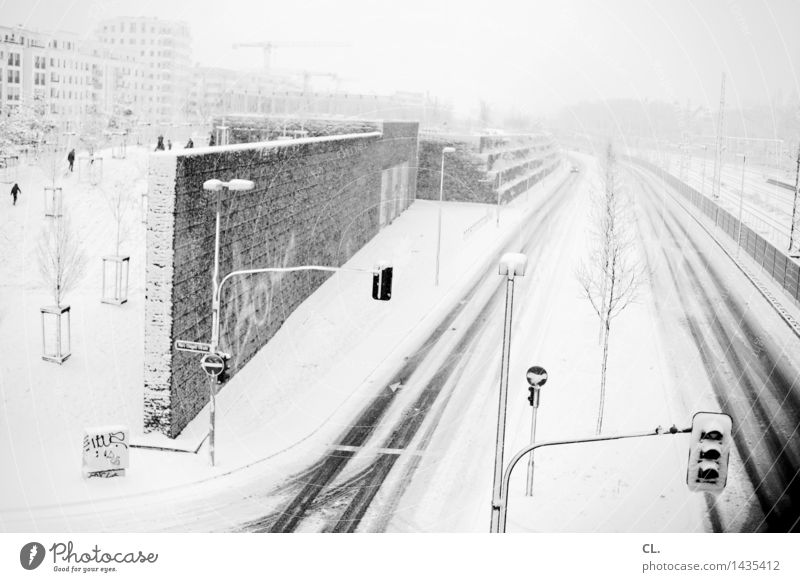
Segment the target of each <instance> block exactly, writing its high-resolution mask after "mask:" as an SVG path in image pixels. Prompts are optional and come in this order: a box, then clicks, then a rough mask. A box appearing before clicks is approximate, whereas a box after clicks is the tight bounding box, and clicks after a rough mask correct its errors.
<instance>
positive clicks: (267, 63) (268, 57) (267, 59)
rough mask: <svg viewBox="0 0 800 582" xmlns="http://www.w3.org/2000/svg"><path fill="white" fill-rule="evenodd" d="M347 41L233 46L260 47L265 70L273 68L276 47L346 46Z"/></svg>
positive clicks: (243, 43) (241, 43)
mask: <svg viewBox="0 0 800 582" xmlns="http://www.w3.org/2000/svg"><path fill="white" fill-rule="evenodd" d="M346 46H349V45H348V44H345V43H336V42H237V43H236V44H234V45H233V48H235V49H237V48H260V49H261V50H262V51H263V54H264V72H266V73H269V72H270V70H271V69H272V50H273V49H276V48H332V47H346Z"/></svg>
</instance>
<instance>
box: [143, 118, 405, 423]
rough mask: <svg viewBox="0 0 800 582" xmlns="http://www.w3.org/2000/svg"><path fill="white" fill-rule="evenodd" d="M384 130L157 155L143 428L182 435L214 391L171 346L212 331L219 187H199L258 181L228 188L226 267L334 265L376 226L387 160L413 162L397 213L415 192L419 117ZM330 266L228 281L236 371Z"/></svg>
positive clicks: (226, 332) (226, 346)
mask: <svg viewBox="0 0 800 582" xmlns="http://www.w3.org/2000/svg"><path fill="white" fill-rule="evenodd" d="M380 129H381V131H382V133H376V132H372V133H361V134H354V135H348V136H328V137H317V138H308V139H303V140H294V141H276V142H267V143H259V144H241V145H233V146H226V147H215V148H199V149H194V150H188V151H184V152H181V153H170V152H165V153H157V154H153V155H152V156H151V164H150V167H151V170H150V177H149V180H150V182H149V205H148V206H149V207H148V217H147V219H148V226H147V229H148V233H147V247H148V251H147V297H146V306H145V317H146V331H145V387H144V400H145V402H144V427H145V431H146V432H151V431H159V432H162V433H164V434H166V435H168V436H170V437H175V436H177V435H178V434H179V433H180V431H181V430H182V429H183V428H184V427H185V426H186V424H187V423H188V422H189V421H190V420H191V419H192V418H194V416H196V415H197V413H198V412H199V411H200V410H201V409H202V408H203V406H205V404H206V402H207V397H208V394H207V393H208V380H207V378H206V376H205V375H204V374H203V372H202V371H201V370H200V367H199V365H198V360H199V358H198V355H196V354H186V353H183V352H178V351H176V350H174V349H173V342H174V340H175V339H185V340H190V341H202V342H208V341H209V340H210V338H211V276H212V271H213V252H214V218H215V205H214V200H215V198H214V195H213V194H210V193H206V192H204V191H203V189H202V184H203V182H204V181H205V180H208V179H211V178H218V179H221V180H225V181H226V180H230V179H232V178H245V179H250V180H253V181H254V182H255V184H256V187H255V190H253V191H250V192H238V193H229V192H226V191H224V190H223V192H222V194H223V202H222V212H221V215H222V217H223V219H222V223H221V225H222V226H221V245H220V274H221V276H224V275H225V274H226V273H228V272H230V271H233V270H236V269H246V268H259V267H271V266H294V265H305V264H317V265H335V266H338V265H341V264H343V263H344V262H345V261H347V260H348V259H349V258H350V257H351V256H352V255H353V254H354V253H355V252H356V251H357V250H358V249H360V248H361V247H362V246H363V245H364V244H365V243H366V242H367V241H369V240H370V239H371V238H372V237H373V236H375V234H377V232H378V230H379V228H380V222H379V221H380V217H381V215H382V213H381V208H380V206H381V204H380V200H381V193H382V190H383V192H384V196H386V193H387V191H388V190H387V186H386V183H385V182H386V176H387V171H388V173H389V174H391V169H392V168H396V167H397V166H402V167H404V168H408V170H407V172H408V175H407V176H406V178H405V182H404V184H405V187H406V190H407V191H406V193H405V195H404V196H403V199H402V200H400V201H392V209H393V210H392V212H391V213H390V214H389V215H388V216H389V217H391V216H392V215H394V214H396V213H398V212H400V211H402V210H404V209H405V208H406V207H407V206H408V205H409V204H410V203H411V201H413V199H414V197H415V188H414V185H415V183H416V171H415V170H416V165H417V163H416V159H417V130H418V126H417V124H416V123H399V122H398V123H384V124H383V125H382V126H380ZM394 175H398V174H397V171H395V173H394ZM382 182H383V183H382ZM384 215H385V213H384ZM328 276H329V274H328V273H313V272H300V273H291V274H260V275H250V276H241V277H237V278H234V279H232V280H231V282H230V283H228V284H226V287H225V288H224V292H223V295H222V313H221V322H222V331H221V335H220V347H221V349H222V350H223V351H226V352H229V353H231V354H232V355H233V358H232V361H231V364H232V373H233V374H235V373H236V372H237V371H238V370H240V369H241V368H242V367H243V366H244V365H245V364H246V363H247V362H248V361H249V360H250V359H251V358H252V357H253V356H254V355H255V353H256V352H257V351H258V350H259V349H260V348H261V347H262V346H264V345H265V344H266V343H267V341H268V340H269V339H270V338H271V337H272V336H273V335H274V334H275V332H276V331H277V330H278V328H280V326H281V325H282V324H283V322H284V321H285V320H286V318H287V317H288V316H289V315H290V314H291V313H292V311H293V310H294V309H295V308H296V307H297V306H298V305H299V304H300V303H301V302H302V301H303V300H305V299H306V298H307V297H308V296H309V295H310V294H311V293H313V291H314V290H315V289H317V287H319V285H321V284H322V282H323V281H324V280H325V279H326V278H327V277H328Z"/></svg>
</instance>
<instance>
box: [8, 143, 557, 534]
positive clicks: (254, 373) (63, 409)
mask: <svg viewBox="0 0 800 582" xmlns="http://www.w3.org/2000/svg"><path fill="white" fill-rule="evenodd" d="M146 155H147V152H146V151H145V150H142V149H136V148H129V155H128V159H127V160H111V159H109V158H110V156H108V155H106V156H105V157H106V160H105V178H104V180H103V182H102V184H101V186H105V187H108V186H109V184H110V181H111V180H112V179H113V178H122V179H125V180H127V181H128V183H129V184H132V185H133V186H132V188H131V190H130V192H129V194H130V196H129V198H130V200H131V210H130V212H129V214H128V216H127V217H126V225H127V230H128V236H127V238H126V240H125V242H124V243H123V247H122V248H123V252H125V253H126V254H130V255H131V286H130V290H129V301H128V303H126V304H125V305H123V306H121V307H116V306H112V305H106V304H102V303H101V302H100V290H99V287H100V277H101V273H100V257H101V256H103V255H106V254H110V253H111V252H113V245H112V242H111V239H112V231H113V227H112V221H111V218H110V213H109V211H108V205H107V203H106V202H105V200H104V196H103V192H104V191H103V189H102V188H90V187H89V186H88V185H85V184H79V183H78V180H77V178H76V177H75V176H74V175H72V176H67V177H64V178H61V179H60V184H59V185H61V186H63V188H64V205H65V208H66V209H67V210H68V213H69V215H70V218H71V221H72V223H73V225H74V226H75V228H76V232H77V233H78V236H79V238H80V239H81V240H82V242H83V244H84V247H85V249H86V251H87V254H88V255H89V263H88V264H89V267H90V268H89V269H88V270H87V274H86V276H85V277H84V278H83V279H82V281H81V284H80V285H79V286H78V288H77V289H76V290H75V291H74V292H72V293H71V294H69V295H68V296H67V302H68V303H70V304H71V305H72V317H73V320H72V344H73V348H72V357H70V359H69V360H67V361H66V362H65V363H64V364H63V365H62V366H57V365H54V364H51V363H47V362H44V361H42V360H41V357H40V356H41V335H40V334H41V330H40V325H41V323H40V318H39V313H38V307H39V306H40V305H45V304H48V303H50V302H51V301H48V297H47V292H46V290H45V289H43V288H42V286H41V284H40V283H39V281H38V279H39V278H38V273H37V270H36V262H35V247H36V232H37V231H38V230H39V228H40V227H41V226H42V225H43V224H44V223H45V220H47V219H45V218H44V201H43V195H42V185H43V180H44V178H43V176H42V172H41V171H40V170H39V169H38V168H36V167H22V168H20V185H21V186H22V188H23V197H22V198H21V200H20V202H18V205H17V206H16V207H14V208H9V209H8V212H6V213H4V215H3V217H2V230H0V232H2V236H3V238H4V240H5V241H7V242H5V243H4V245H3V246H2V251H0V252H2V253H3V254H2V267H0V268H2V270H3V273H2V274H3V281H4V282H5V283H4V285H3V287H2V288H0V300H2V305H3V309H2V314H1V315H0V317H2V320H0V326H2V327H1V328H0V329H2V333H1V334H0V346H2V348H3V349H4V351H5V353H7V354H13V355H14V356H15V357H9V358H5V359H4V361H3V363H2V368H0V390H1V391H2V398H3V410H2V417H1V418H2V431H0V463H2V466H4V467H9V468H11V471H9V472H8V473H6V476H5V477H4V478H3V480H2V483H1V484H0V487H1V489H0V498H1V499H2V502H0V503H1V504H2V509H0V527H2V529H4V530H7V531H20V530H32V529H38V530H41V529H51V530H65V529H89V530H91V529H144V530H148V529H161V528H164V527H170V525H169V524H179V523H180V520H181V519H182V518H183V519H184V520H185V519H186V515H183V514H182V513H181V511H185V512H189V511H191V510H190V508H191V507H192V506H193V503H194V504H196V502H194V499H195V496H196V497H198V498H202V497H204V496H207V495H209V494H210V493H212V492H213V491H217V492H223V493H224V492H225V490H226V489H228V488H229V487H230V483H231V480H233V481H234V482H235V481H236V480H237V479H239V480H242V481H246V480H247V479H250V478H252V474H253V472H254V471H260V472H262V474H261V475H260V478H261V479H262V482H261V484H260V487H262V488H265V487H268V486H269V485H270V484H276V483H279V482H280V481H281V480H282V479H284V478H285V477H286V476H287V475H288V474H290V472H292V471H296V470H298V469H299V468H301V467H302V466H303V463H304V462H305V460H306V456H305V454H304V453H306V452H307V451H308V450H311V449H314V448H317V449H318V448H319V446H320V445H321V444H322V445H324V443H326V442H329V441H330V439H331V438H332V435H335V434H337V433H338V432H339V431H340V430H341V429H342V426H343V424H344V423H346V421H347V420H348V419H349V416H350V415H352V413H353V411H354V410H357V409H358V407H359V406H360V405H361V403H362V402H363V399H364V398H365V397H366V395H367V394H371V393H372V392H374V390H375V389H376V386H377V388H382V386H380V382H381V381H382V378H383V377H385V375H386V374H387V373H388V371H389V370H391V369H392V368H393V367H394V366H396V365H397V362H398V361H399V360H402V357H403V353H404V351H405V350H406V348H407V347H408V346H409V345H413V344H414V343H415V342H419V341H421V339H422V338H424V337H425V334H426V331H428V330H429V329H431V328H432V327H433V326H435V324H436V322H437V321H438V317H440V315H441V312H442V311H445V310H446V309H447V308H448V306H449V305H452V304H453V303H454V302H456V301H458V297H459V295H458V293H459V291H458V288H459V287H460V286H463V285H465V284H466V282H468V280H469V279H470V278H471V277H474V274H475V268H476V263H477V262H478V261H477V258H478V257H481V256H486V254H487V253H489V252H492V251H493V250H494V249H495V248H496V247H497V246H498V245H499V244H500V243H501V242H502V240H503V238H504V237H507V236H509V234H510V233H511V232H512V231H513V229H514V227H515V226H516V225H517V223H518V221H519V220H520V217H521V216H522V215H523V214H524V210H525V208H526V204H530V205H533V204H535V203H537V202H538V201H540V199H541V198H542V197H543V196H546V195H547V192H548V191H549V190H550V189H551V187H552V185H553V184H555V183H556V182H557V181H560V180H562V179H563V177H564V172H565V170H563V169H562V170H561V171H559V172H556V174H554V175H553V176H550V177H549V178H548V179H546V180H545V181H544V182H543V183H542V184H541V185H539V186H537V187H536V188H534V190H533V191H532V192H531V193H530V194H529V195H524V196H522V197H520V198H519V199H518V200H517V203H516V204H514V205H511V206H509V207H503V209H502V213H501V221H500V222H501V226H500V228H496V227H495V225H494V224H493V222H494V220H493V219H490V220H484V217H485V216H486V213H487V209H488V211H489V212H493V211H494V209H493V208H491V207H487V206H485V205H474V204H458V203H449V204H446V205H445V207H444V213H443V214H444V217H443V227H442V250H441V257H442V265H441V275H440V285H439V287H438V288H435V287H434V286H433V273H434V252H433V251H434V249H435V235H436V230H435V229H436V210H437V208H438V205H437V204H435V203H426V202H422V201H419V202H416V203H415V204H414V205H413V206H412V207H411V208H410V209H409V210H408V211H407V212H406V213H404V214H403V215H402V216H401V217H399V218H398V219H397V220H396V221H395V223H394V224H392V225H390V226H389V227H388V228H386V229H384V230H383V231H382V232H381V234H380V235H379V236H378V237H376V238H375V239H374V240H373V241H372V242H371V243H370V244H369V245H367V247H365V248H364V249H362V250H361V251H360V252H359V253H358V254H357V255H356V256H355V257H353V259H352V260H351V261H350V262H349V263H348V266H358V267H370V266H372V265H373V263H374V262H375V261H376V260H379V259H384V258H386V259H389V260H392V261H393V263H394V265H395V278H394V280H395V288H394V293H393V297H392V300H391V301H390V302H387V303H384V302H375V301H373V300H372V299H371V298H370V285H371V280H370V278H369V277H368V276H359V275H353V274H348V273H341V274H337V275H335V276H334V277H332V278H331V279H329V280H328V281H327V282H326V283H325V285H324V286H323V287H322V288H320V290H319V291H318V292H317V293H315V294H314V295H313V297H312V298H310V299H309V300H308V301H306V302H305V303H304V304H303V305H302V306H301V308H300V309H298V310H297V311H296V312H295V313H293V314H292V316H291V317H290V318H289V319H288V320H287V322H286V323H285V324H284V326H283V327H282V329H281V330H280V331H279V333H278V334H277V335H276V336H275V338H273V340H272V341H270V343H269V344H268V345H267V346H266V347H265V348H264V349H263V350H262V351H261V352H260V353H259V355H258V356H257V357H256V358H254V359H253V360H252V362H251V363H250V364H249V365H248V367H247V368H246V369H245V370H243V371H242V372H241V373H240V374H238V375H237V376H236V377H235V378H234V379H233V380H232V381H231V382H230V383H229V384H228V385H227V386H226V387H225V389H224V390H223V391H222V392H221V393H220V395H219V397H218V401H217V404H218V411H217V419H218V424H217V459H218V466H217V467H215V468H211V467H209V463H208V456H207V452H206V450H205V447H204V448H202V449H201V450H200V452H199V454H196V455H195V454H189V453H177V452H165V451H153V450H143V449H133V450H132V452H131V467H130V470H129V471H128V474H127V476H126V477H124V478H118V479H111V480H85V479H83V478H82V477H81V471H80V466H81V462H80V458H81V435H82V431H83V428H84V427H87V426H96V425H108V424H126V425H128V426H129V427H130V429H131V431H132V433H134V440H137V439H138V440H142V437H141V435H140V436H138V437H137V436H136V433H137V432H139V431H140V427H141V417H142V416H141V408H142V344H143V338H142V322H143V291H144V234H145V233H144V225H142V224H141V222H140V218H141V214H140V210H141V209H140V207H139V203H140V191H138V188H140V187H143V184H144V182H143V174H141V177H140V176H139V175H137V174H139V168H141V167H142V162H143V161H144V157H145V156H146ZM140 184H141V186H140ZM9 206H10V204H9ZM470 227H473V228H471V229H470ZM465 231H467V232H466V234H465ZM404 346H405V347H404ZM206 428H207V414H206V412H205V411H204V412H202V413H201V414H200V415H199V416H198V417H197V418H196V419H195V421H194V422H193V423H192V424H191V425H190V426H189V427H188V428H187V430H186V431H185V433H186V436H185V437H184V440H188V441H191V442H192V443H195V442H199V440H200V439H201V435H202V434H203V433H204V432H205V430H206ZM178 440H179V441H180V440H181V439H178ZM241 467H250V469H251V470H250V472H249V473H248V471H236V470H237V469H238V468H241ZM231 472H234V474H232V475H228V477H227V479H217V477H219V476H222V475H226V474H229V473H231ZM190 483H196V484H198V485H194V486H189V487H181V486H183V485H187V484H190ZM156 492H160V493H156ZM140 494H147V496H146V497H138V498H136V497H134V498H133V499H131V498H130V496H137V495H140ZM137 499H138V500H137ZM145 499H146V501H145ZM104 500H105V501H104ZM177 500H181V501H183V502H185V505H184V506H183V508H179V507H177V506H176V501H177ZM160 502H161V503H160ZM200 503H201V504H202V502H200ZM134 507H136V509H134ZM176 527H179V526H177V525H176Z"/></svg>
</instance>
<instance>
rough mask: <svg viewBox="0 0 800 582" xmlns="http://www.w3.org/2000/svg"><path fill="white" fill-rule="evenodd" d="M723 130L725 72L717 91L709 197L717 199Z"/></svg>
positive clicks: (720, 172) (720, 174) (720, 173)
mask: <svg viewBox="0 0 800 582" xmlns="http://www.w3.org/2000/svg"><path fill="white" fill-rule="evenodd" d="M724 131H725V73H722V86H721V87H720V92H719V113H718V114H717V151H716V155H715V157H714V181H713V182H712V184H711V199H712V200H718V199H719V186H720V178H721V176H722V148H723V145H722V140H723V137H722V135H723V133H724Z"/></svg>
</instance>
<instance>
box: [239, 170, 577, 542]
mask: <svg viewBox="0 0 800 582" xmlns="http://www.w3.org/2000/svg"><path fill="white" fill-rule="evenodd" d="M574 176H575V175H573V177H572V178H571V179H570V180H568V181H567V182H566V183H565V184H564V185H562V186H561V187H560V188H558V189H556V190H555V191H554V192H552V194H551V195H550V196H549V197H548V198H546V199H545V200H544V201H543V202H542V204H541V205H540V206H539V207H538V209H537V211H536V213H535V214H534V216H533V218H532V221H531V222H530V223H528V224H526V225H525V227H523V229H522V231H521V232H520V234H519V236H518V237H517V240H515V241H514V242H513V243H512V244H511V245H509V247H507V248H506V249H504V252H523V253H525V254H526V255H528V257H529V260H531V262H532V264H535V263H536V261H537V260H538V259H539V257H540V256H541V254H542V252H543V250H544V248H545V247H546V242H547V238H548V236H550V235H551V234H552V230H551V226H550V225H552V224H562V222H563V219H564V217H565V215H567V214H569V212H570V210H572V209H574V205H575V181H576V179H575V177H574ZM573 214H574V213H573ZM499 258H500V253H497V254H496V255H493V256H490V257H487V259H488V260H485V262H486V266H487V269H486V273H485V275H484V276H482V277H480V279H479V280H478V281H477V282H476V283H475V284H474V285H473V286H472V288H471V289H469V290H468V291H467V293H466V294H465V296H464V297H463V299H462V300H461V301H460V302H459V303H458V304H457V305H456V307H455V308H454V309H452V310H451V311H450V312H449V313H448V314H447V315H446V316H445V317H444V319H443V321H442V323H441V324H440V325H439V326H438V327H437V328H436V330H435V331H434V332H433V333H431V334H430V336H429V337H428V338H427V339H426V340H425V342H424V344H423V345H422V347H421V348H420V349H418V350H416V351H415V352H414V353H411V354H408V356H407V357H406V362H405V364H404V365H403V366H402V368H400V369H399V370H398V371H397V373H396V374H395V375H394V377H393V378H392V380H391V381H390V382H389V383H388V385H387V387H386V388H385V389H384V390H383V391H381V392H380V393H379V394H378V395H377V396H376V397H375V398H374V399H373V400H372V402H370V403H368V404H367V406H365V408H364V409H363V410H362V411H361V412H360V414H359V415H358V416H357V417H356V418H355V419H354V420H353V422H352V424H351V425H350V426H349V427H348V428H347V429H346V430H345V431H344V433H343V434H342V435H341V437H340V438H339V439H337V440H336V442H335V443H334V444H333V445H331V447H330V449H329V450H328V451H326V452H325V454H324V455H323V456H322V458H320V459H319V460H318V461H317V462H315V463H313V464H312V466H311V468H310V469H309V470H308V471H305V472H303V473H302V474H301V475H299V476H298V477H297V478H296V479H295V480H294V486H289V489H290V490H292V496H291V498H290V499H289V501H288V502H287V503H286V504H285V505H282V506H281V507H280V508H279V509H277V510H276V511H274V512H271V513H270V514H269V515H267V516H265V517H263V518H258V519H255V520H252V521H250V522H248V523H247V524H245V525H244V527H243V529H245V530H246V531H277V532H287V531H296V530H298V529H300V530H301V531H305V530H312V531H313V530H320V529H321V530H324V531H335V532H343V531H356V530H357V529H359V527H361V528H362V529H367V530H376V529H378V530H382V529H384V528H385V527H386V523H387V522H388V521H389V520H390V519H391V518H392V515H393V513H394V511H395V508H396V505H397V503H398V501H399V498H400V496H401V494H402V492H403V491H404V490H405V488H406V487H407V486H408V485H409V484H410V482H411V481H412V480H414V479H415V478H416V473H417V469H418V468H419V467H420V462H419V461H420V460H421V458H422V457H430V456H433V457H434V458H437V459H439V460H440V461H442V460H443V459H442V457H443V455H444V453H445V451H443V450H439V451H431V450H429V444H430V442H431V439H432V436H433V433H434V432H435V431H440V430H442V425H441V421H442V417H443V414H444V412H445V409H448V412H449V413H450V414H452V409H453V408H459V409H460V408H463V407H464V406H465V405H466V404H467V403H469V402H471V401H472V400H473V399H474V398H476V397H478V398H481V397H482V396H483V395H485V394H486V393H487V392H488V393H491V388H492V387H494V386H495V385H496V382H493V381H491V378H493V376H494V375H495V374H496V373H497V371H498V370H499V364H498V365H495V362H496V361H497V357H496V356H497V355H498V354H497V353H496V352H497V351H498V346H499V345H500V339H499V336H500V334H501V333H502V309H503V304H504V300H505V297H504V289H505V286H504V285H503V281H502V278H501V277H498V275H497V264H498V261H499ZM529 280H530V279H529ZM470 366H472V367H473V368H479V370H478V371H479V372H483V373H484V374H486V373H487V372H488V375H487V377H488V379H489V382H488V383H487V382H473V381H471V380H470V374H469V373H466V374H465V370H467V368H468V367H470ZM492 427H493V425H492V424H491V423H489V424H485V425H484V426H483V427H481V428H480V429H479V430H480V432H481V433H484V432H485V429H486V428H488V429H490V430H489V432H491V428H492ZM490 440H491V437H490V438H489V439H487V440H486V442H490ZM485 474H486V475H489V474H490V471H488V470H487V471H486V472H485ZM427 476H429V474H428V475H427ZM425 477H426V475H423V477H422V480H423V481H425V480H426V478H425ZM384 486H386V490H384V489H383V488H384ZM376 500H377V502H376ZM373 503H375V507H373ZM365 515H366V516H367V518H368V519H367V520H366V523H365V524H364V525H363V526H362V520H363V519H364V517H365ZM440 528H442V529H447V527H446V526H444V527H442V526H440Z"/></svg>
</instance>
